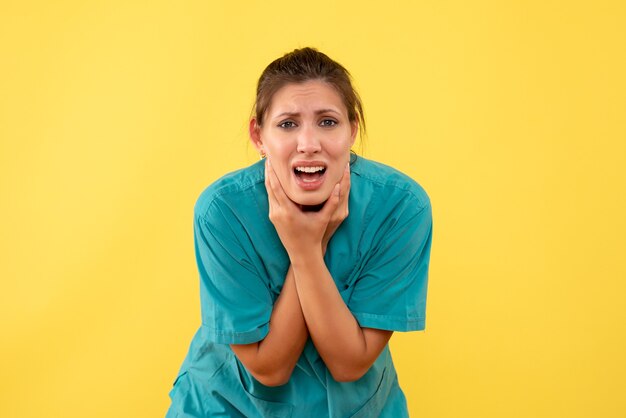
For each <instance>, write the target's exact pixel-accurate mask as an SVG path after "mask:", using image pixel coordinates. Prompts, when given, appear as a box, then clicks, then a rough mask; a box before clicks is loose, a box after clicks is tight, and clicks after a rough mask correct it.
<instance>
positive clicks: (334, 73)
mask: <svg viewBox="0 0 626 418" xmlns="http://www.w3.org/2000/svg"><path fill="white" fill-rule="evenodd" d="M309 80H321V81H325V82H327V83H328V84H330V85H332V86H333V87H334V88H335V89H336V90H337V93H339V96H341V99H342V101H343V103H344V105H345V106H346V109H347V110H348V119H349V120H350V122H355V121H356V122H358V124H359V132H360V135H361V137H363V134H364V133H365V117H364V115H363V105H362V103H361V98H360V97H359V94H358V93H357V91H356V90H355V89H354V87H352V82H351V76H350V73H349V72H348V70H346V69H345V68H344V67H343V66H342V65H341V64H339V63H338V62H336V61H333V60H332V59H330V58H329V57H328V56H327V55H326V54H323V53H321V52H319V51H318V50H317V49H315V48H308V47H307V48H302V49H295V50H293V51H292V52H289V53H288V54H285V55H283V56H282V57H281V58H278V59H276V60H274V61H273V62H272V63H271V64H270V65H268V66H267V67H266V68H265V70H264V71H263V73H262V74H261V77H260V78H259V82H258V84H257V89H256V102H255V103H254V108H253V114H255V116H256V123H257V125H258V126H262V124H263V118H264V117H265V113H266V112H267V109H268V108H269V106H270V103H271V101H272V97H273V96H274V93H276V92H277V91H278V90H279V89H280V88H282V87H283V86H285V85H286V84H289V83H304V82H305V81H309Z"/></svg>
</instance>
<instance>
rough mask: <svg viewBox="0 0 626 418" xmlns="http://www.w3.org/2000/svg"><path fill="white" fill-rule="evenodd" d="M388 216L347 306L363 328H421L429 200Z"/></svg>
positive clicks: (429, 230)
mask: <svg viewBox="0 0 626 418" xmlns="http://www.w3.org/2000/svg"><path fill="white" fill-rule="evenodd" d="M400 212H401V213H399V214H397V216H393V217H390V218H389V220H388V222H389V223H390V224H391V225H387V227H386V228H383V229H384V231H385V232H384V233H383V234H381V235H380V236H379V237H377V238H378V241H377V244H375V248H374V250H373V251H372V254H371V256H370V258H369V259H368V260H367V261H366V263H365V265H364V268H363V270H362V272H361V275H360V276H359V278H358V279H357V281H356V283H355V285H354V290H353V292H352V295H351V297H350V300H349V303H348V306H349V308H350V310H351V312H352V313H353V315H354V316H355V318H356V319H357V321H358V322H359V324H360V325H361V326H362V327H368V328H378V329H385V330H393V331H419V330H423V329H424V328H425V319H426V318H425V315H426V293H427V287H428V266H429V262H430V248H431V242H432V226H433V222H432V210H431V206H430V201H429V200H427V204H426V205H425V206H421V207H417V206H416V205H415V206H411V205H410V204H405V205H404V208H402V209H400Z"/></svg>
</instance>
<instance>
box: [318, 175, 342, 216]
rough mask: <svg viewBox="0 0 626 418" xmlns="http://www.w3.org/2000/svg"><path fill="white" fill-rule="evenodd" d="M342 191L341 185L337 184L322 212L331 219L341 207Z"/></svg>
mask: <svg viewBox="0 0 626 418" xmlns="http://www.w3.org/2000/svg"><path fill="white" fill-rule="evenodd" d="M340 190H341V187H340V185H339V183H337V184H335V187H334V188H333V191H332V192H331V193H330V197H329V198H328V200H327V201H326V203H325V204H324V207H323V208H322V210H321V213H323V214H324V215H325V216H327V217H329V218H330V216H332V214H333V213H335V210H337V207H338V206H339V197H340V196H339V193H340Z"/></svg>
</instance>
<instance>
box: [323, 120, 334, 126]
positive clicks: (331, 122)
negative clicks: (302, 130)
mask: <svg viewBox="0 0 626 418" xmlns="http://www.w3.org/2000/svg"><path fill="white" fill-rule="evenodd" d="M336 124H337V121H336V120H333V119H324V120H322V121H321V122H320V125H321V126H335V125H336Z"/></svg>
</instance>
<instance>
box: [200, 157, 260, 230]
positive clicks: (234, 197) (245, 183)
mask: <svg viewBox="0 0 626 418" xmlns="http://www.w3.org/2000/svg"><path fill="white" fill-rule="evenodd" d="M264 179H265V174H264V171H263V164H262V161H259V162H256V163H254V164H252V165H250V166H248V167H245V168H242V169H239V170H236V171H233V172H230V173H228V174H225V175H224V176H222V177H220V178H219V179H217V180H215V181H214V182H213V183H211V184H210V185H209V186H207V187H206V188H205V189H204V190H203V191H202V192H201V193H200V195H199V196H198V198H197V199H196V203H195V205H194V215H195V217H200V218H205V219H210V217H211V214H212V213H213V212H214V211H215V209H220V208H221V209H223V208H224V206H234V205H237V204H238V202H239V204H240V202H242V201H244V202H245V201H246V200H245V198H244V196H245V195H247V194H250V193H252V194H255V193H258V191H259V188H260V187H263V186H264V184H263V182H264Z"/></svg>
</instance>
